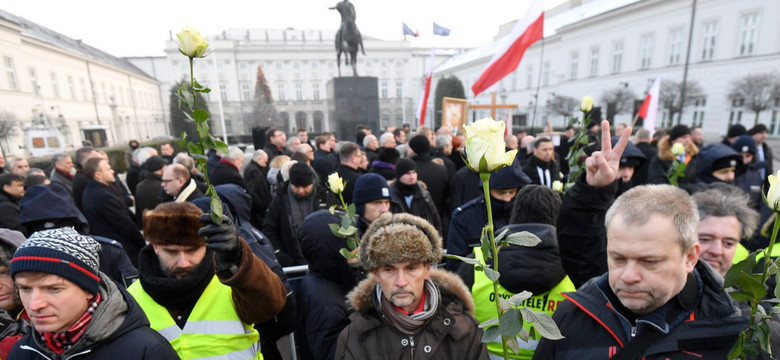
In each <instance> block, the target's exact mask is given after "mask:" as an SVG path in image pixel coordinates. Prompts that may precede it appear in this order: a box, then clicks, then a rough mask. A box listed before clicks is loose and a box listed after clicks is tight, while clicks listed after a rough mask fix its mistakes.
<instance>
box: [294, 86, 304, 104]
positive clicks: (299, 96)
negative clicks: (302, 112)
mask: <svg viewBox="0 0 780 360" xmlns="http://www.w3.org/2000/svg"><path fill="white" fill-rule="evenodd" d="M295 100H298V101H301V100H303V84H301V83H295Z"/></svg>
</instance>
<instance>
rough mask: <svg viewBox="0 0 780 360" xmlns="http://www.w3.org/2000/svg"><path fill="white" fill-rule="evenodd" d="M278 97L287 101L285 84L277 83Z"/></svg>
mask: <svg viewBox="0 0 780 360" xmlns="http://www.w3.org/2000/svg"><path fill="white" fill-rule="evenodd" d="M276 97H277V98H279V101H285V100H286V99H287V97H286V96H285V95H284V84H276Z"/></svg>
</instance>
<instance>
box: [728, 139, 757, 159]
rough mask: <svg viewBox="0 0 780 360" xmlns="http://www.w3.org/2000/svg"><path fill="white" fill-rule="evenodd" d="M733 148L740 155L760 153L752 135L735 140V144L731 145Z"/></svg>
mask: <svg viewBox="0 0 780 360" xmlns="http://www.w3.org/2000/svg"><path fill="white" fill-rule="evenodd" d="M731 148H732V149H734V151H736V152H738V153H743V152H746V153H751V154H753V155H755V154H756V153H757V152H758V148H756V141H755V140H753V137H752V136H750V135H742V136H740V137H738V138H737V140H734V143H733V144H731Z"/></svg>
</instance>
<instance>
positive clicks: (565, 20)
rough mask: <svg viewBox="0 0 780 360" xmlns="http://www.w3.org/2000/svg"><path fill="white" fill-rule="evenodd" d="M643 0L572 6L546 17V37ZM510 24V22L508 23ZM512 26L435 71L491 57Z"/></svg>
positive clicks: (607, 0) (609, 0) (604, 0)
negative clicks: (493, 38)
mask: <svg viewBox="0 0 780 360" xmlns="http://www.w3.org/2000/svg"><path fill="white" fill-rule="evenodd" d="M640 1H642V0H595V1H591V2H588V3H585V4H582V5H580V6H577V7H574V8H571V9H569V10H565V11H562V12H560V13H558V14H555V15H553V16H550V17H547V16H545V19H544V37H550V36H554V35H555V34H557V33H558V31H559V30H560V29H562V28H564V27H566V26H569V25H573V24H576V23H577V22H580V21H584V20H587V19H590V18H593V17H596V16H598V15H601V14H604V13H606V12H609V11H612V10H615V9H618V8H621V7H624V6H627V5H630V4H633V3H636V2H640ZM517 21H519V20H515V21H513V22H511V23H510V24H511V25H512V26H514V23H515V22H517ZM507 25H509V24H507ZM512 26H502V30H506V33H505V34H500V33H499V35H501V38H499V39H496V40H495V41H493V42H492V43H490V44H487V45H484V46H481V47H477V48H474V49H471V50H469V51H466V52H464V53H461V54H458V55H455V56H452V57H450V58H449V59H447V60H446V61H444V62H442V63H441V64H439V65H438V66H436V68H435V69H434V72H443V71H449V70H452V69H455V68H457V67H460V66H463V65H466V64H469V63H472V62H474V61H478V60H481V59H483V58H488V59H489V58H490V57H492V56H493V54H494V53H495V52H496V51H498V50H499V49H500V48H501V46H502V45H503V44H504V42H505V41H507V37H508V36H509V32H510V31H509V30H511V29H512Z"/></svg>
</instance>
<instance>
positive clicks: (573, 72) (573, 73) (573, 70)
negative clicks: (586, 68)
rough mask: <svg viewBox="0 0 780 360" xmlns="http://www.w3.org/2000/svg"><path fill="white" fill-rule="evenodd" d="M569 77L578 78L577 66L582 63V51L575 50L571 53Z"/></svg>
mask: <svg viewBox="0 0 780 360" xmlns="http://www.w3.org/2000/svg"><path fill="white" fill-rule="evenodd" d="M569 65H570V66H569V79H576V78H577V68H578V67H579V65H580V52H579V51H575V52H573V53H571V54H569Z"/></svg>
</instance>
